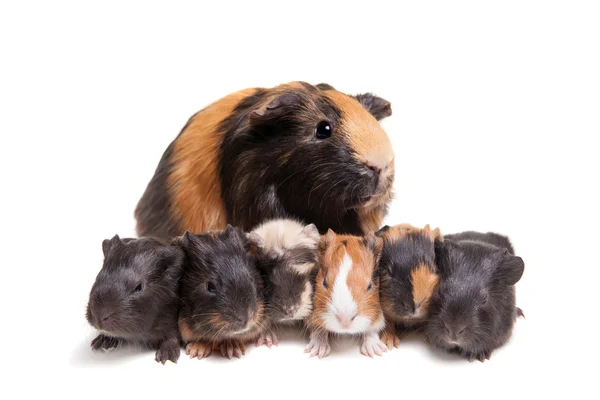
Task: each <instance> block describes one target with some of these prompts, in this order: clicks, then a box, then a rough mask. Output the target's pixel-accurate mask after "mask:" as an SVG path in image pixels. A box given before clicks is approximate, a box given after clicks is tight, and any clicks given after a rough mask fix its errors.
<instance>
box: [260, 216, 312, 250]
mask: <svg viewBox="0 0 600 400" xmlns="http://www.w3.org/2000/svg"><path fill="white" fill-rule="evenodd" d="M252 232H253V233H255V234H257V235H259V236H260V237H261V238H262V239H263V244H262V247H263V248H265V249H267V250H273V251H275V252H276V253H277V254H280V255H281V254H283V253H284V252H285V251H286V250H288V249H291V248H294V247H296V246H298V245H302V246H304V247H308V248H311V249H316V248H317V245H318V243H319V238H320V236H319V235H318V232H316V229H315V230H312V229H305V226H304V225H302V224H301V223H299V222H298V221H294V220H292V219H274V220H271V221H267V222H265V223H264V224H262V225H260V226H259V227H258V228H256V229H254V230H253V231H252ZM315 232H316V234H315Z"/></svg>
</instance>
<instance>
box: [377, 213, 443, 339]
mask: <svg viewBox="0 0 600 400" xmlns="http://www.w3.org/2000/svg"><path fill="white" fill-rule="evenodd" d="M376 235H377V236H380V237H382V238H383V251H382V254H381V260H380V261H379V272H380V277H381V281H380V287H379V297H380V300H381V307H382V309H383V313H384V315H385V321H386V329H385V331H384V332H383V334H382V337H381V340H382V341H383V342H384V343H385V344H386V345H387V347H388V349H392V348H394V347H398V346H399V344H400V336H399V329H401V330H406V329H413V328H420V327H422V326H423V325H424V324H425V322H426V321H427V317H428V309H429V301H430V299H431V297H432V296H433V293H434V290H435V289H436V287H437V285H438V281H439V276H438V273H437V266H436V263H435V247H434V243H435V241H436V240H442V236H441V233H440V230H439V229H438V228H436V229H434V230H432V229H431V228H430V227H429V225H426V226H425V227H424V228H422V229H420V228H416V227H414V226H411V225H406V224H404V225H396V226H392V227H389V226H385V227H384V228H382V229H381V230H380V231H379V232H377V233H376Z"/></svg>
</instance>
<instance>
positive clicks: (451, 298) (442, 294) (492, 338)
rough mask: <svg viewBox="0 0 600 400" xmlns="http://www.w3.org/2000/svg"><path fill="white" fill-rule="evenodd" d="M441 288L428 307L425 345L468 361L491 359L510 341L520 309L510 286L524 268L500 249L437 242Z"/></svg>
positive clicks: (473, 243)
mask: <svg viewBox="0 0 600 400" xmlns="http://www.w3.org/2000/svg"><path fill="white" fill-rule="evenodd" d="M436 262H437V265H438V269H439V271H440V284H439V286H438V290H437V291H436V293H435V294H434V296H433V298H432V300H431V304H430V317H429V321H428V323H427V327H426V330H425V332H426V335H427V338H428V340H429V342H430V343H431V344H432V345H434V346H436V347H439V348H442V349H444V350H447V351H448V352H452V353H458V354H460V355H462V356H463V357H465V358H467V359H468V360H473V359H477V360H480V361H482V362H483V361H484V360H486V359H489V358H490V356H491V354H492V351H493V350H494V349H496V348H498V347H500V346H502V345H503V344H504V343H506V342H507V341H508V339H509V338H510V336H511V333H512V329H513V325H514V323H515V320H516V318H517V316H518V315H520V314H521V313H520V309H518V308H517V307H516V305H515V288H514V285H515V284H516V283H517V282H518V281H519V280H520V279H521V276H522V275H523V271H524V268H525V265H524V263H523V260H522V259H521V258H520V257H517V256H515V255H513V254H511V253H510V252H509V250H507V249H506V248H504V247H498V246H494V245H491V244H489V243H484V242H481V241H474V240H471V239H468V240H458V241H454V240H451V239H447V237H446V238H445V240H444V241H443V242H436Z"/></svg>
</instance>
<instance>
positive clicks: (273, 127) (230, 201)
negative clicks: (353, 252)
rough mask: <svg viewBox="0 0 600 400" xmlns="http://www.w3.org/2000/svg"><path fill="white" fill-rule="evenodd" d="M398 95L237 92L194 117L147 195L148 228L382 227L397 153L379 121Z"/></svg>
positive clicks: (297, 85) (176, 231)
mask: <svg viewBox="0 0 600 400" xmlns="http://www.w3.org/2000/svg"><path fill="white" fill-rule="evenodd" d="M389 115H391V106H390V103H389V102H387V101H386V100H383V99H381V98H379V97H375V96H373V95H371V94H361V95H358V96H349V95H346V94H344V93H341V92H339V91H337V90H335V89H334V88H333V87H331V86H329V85H327V84H319V85H316V86H313V85H310V84H308V83H305V82H292V83H287V84H283V85H280V86H277V87H274V88H271V89H265V88H253V89H246V90H242V91H239V92H236V93H232V94H230V95H228V96H226V97H224V98H222V99H220V100H217V101H216V102H214V103H212V104H211V105H209V106H208V107H206V108H204V109H203V110H201V111H199V112H198V113H197V114H195V115H194V116H192V117H191V118H190V120H189V121H188V123H187V124H186V125H185V127H184V128H183V130H182V131H181V133H180V134H179V136H177V138H176V139H175V140H174V141H173V142H172V143H171V144H170V145H169V147H168V148H167V150H166V151H165V153H164V154H163V156H162V158H161V160H160V162H159V164H158V167H157V169H156V172H155V174H154V177H153V178H152V180H151V181H150V183H149V184H148V187H147V189H146V191H145V193H144V195H143V196H142V198H141V200H140V201H139V203H138V205H137V208H136V211H135V216H136V218H137V232H138V234H139V235H140V236H142V235H152V236H158V237H164V238H171V237H173V236H177V235H181V234H182V233H183V232H185V231H186V230H189V231H191V232H205V231H209V230H219V229H223V228H224V227H225V225H226V224H227V223H230V224H232V225H234V226H239V227H241V228H242V229H244V230H245V231H250V230H251V229H253V228H254V227H255V226H256V225H258V224H259V223H261V222H263V221H265V220H268V219H274V218H288V217H292V218H298V219H300V220H302V221H304V222H305V223H306V224H310V223H313V224H315V225H316V226H317V228H318V229H319V231H320V232H325V231H327V229H328V228H332V229H334V230H335V231H336V232H340V233H351V234H364V233H366V232H369V231H376V230H377V229H379V228H380V226H381V221H382V219H383V217H384V215H385V214H386V212H387V204H388V202H389V201H390V200H391V197H392V184H393V180H394V152H393V151H392V148H391V144H390V140H389V138H388V136H387V135H386V133H385V132H384V130H383V129H382V127H381V125H380V124H379V122H378V120H380V119H382V118H384V117H386V116H389Z"/></svg>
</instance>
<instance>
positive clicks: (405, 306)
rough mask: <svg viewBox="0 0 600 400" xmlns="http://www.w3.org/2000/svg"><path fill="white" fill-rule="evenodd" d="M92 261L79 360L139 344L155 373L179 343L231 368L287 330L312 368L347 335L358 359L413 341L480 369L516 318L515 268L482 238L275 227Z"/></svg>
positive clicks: (497, 245) (509, 255)
mask: <svg viewBox="0 0 600 400" xmlns="http://www.w3.org/2000/svg"><path fill="white" fill-rule="evenodd" d="M102 250H103V252H104V263H103V266H102V269H101V271H100V272H99V273H98V276H97V278H96V281H95V283H94V284H93V287H92V289H91V293H90V297H89V303H88V307H87V315H86V317H87V320H88V322H89V323H90V324H91V325H92V326H93V327H94V328H96V329H98V330H99V331H100V334H99V335H98V336H97V337H96V338H95V339H94V340H93V341H92V343H91V346H92V348H93V349H94V350H97V349H104V350H108V349H112V348H116V347H119V346H120V345H121V344H122V343H124V342H137V343H144V344H146V345H149V346H151V347H153V348H155V349H157V351H156V361H158V362H161V363H163V364H164V363H165V362H166V361H168V360H171V361H172V362H177V360H178V359H179V355H180V351H181V346H182V342H183V345H184V346H185V349H186V353H187V354H188V355H189V356H190V357H191V358H194V357H197V358H199V359H201V358H204V357H208V356H210V355H211V354H212V353H213V351H215V352H216V351H219V352H220V353H221V354H222V355H223V356H226V357H228V358H231V357H233V356H235V357H241V356H242V355H243V354H245V346H246V344H247V343H249V342H252V341H255V342H256V344H257V345H259V346H260V345H261V344H266V345H268V346H269V347H271V346H272V345H273V344H275V345H276V344H277V337H276V335H275V333H274V331H275V330H276V329H277V326H278V325H279V324H284V323H287V322H290V321H297V320H301V321H303V322H302V323H303V324H304V325H305V327H306V328H307V329H308V331H309V332H310V343H309V344H308V346H307V347H306V349H305V352H307V353H310V355H311V356H318V357H319V358H321V357H325V356H327V355H328V354H329V353H330V346H329V337H330V335H331V334H350V335H359V336H360V339H361V343H360V351H361V353H362V354H364V355H367V356H370V357H373V356H374V355H382V354H383V352H386V351H388V349H390V350H391V349H393V348H394V347H398V345H399V340H400V334H401V332H404V331H406V330H412V329H414V330H416V331H417V332H419V333H422V334H424V336H425V338H426V341H427V342H428V343H429V344H430V345H432V346H434V347H437V348H441V349H443V350H445V351H448V352H451V353H456V354H459V355H460V356H462V357H464V358H467V359H468V360H470V361H471V360H473V359H477V360H480V361H484V360H485V359H489V357H490V355H491V353H492V351H493V350H494V349H496V348H498V347H499V346H501V345H503V344H504V343H505V342H506V341H507V340H508V339H509V337H510V335H511V331H512V327H513V324H514V322H515V320H516V318H517V317H518V316H522V315H523V314H522V312H521V310H520V309H519V308H518V307H516V305H515V290H514V285H515V284H516V283H517V282H518V281H519V279H520V278H521V276H522V274H523V270H524V264H523V260H522V259H521V258H520V257H517V256H515V255H514V251H513V248H512V246H511V243H510V241H509V240H508V238H507V237H504V236H501V235H498V234H495V233H477V232H464V233H460V234H453V235H446V236H445V237H444V236H442V235H441V233H440V231H439V229H431V228H430V227H429V225H427V226H425V227H424V228H422V229H420V228H416V227H413V226H411V225H406V224H404V225H396V226H393V227H389V226H385V227H384V228H382V229H381V230H380V231H379V232H376V233H371V234H369V235H367V236H364V237H359V236H351V235H337V234H335V233H334V232H333V231H331V230H329V231H328V232H327V233H326V234H325V235H323V236H321V235H319V232H318V231H317V229H316V227H315V226H314V225H312V224H311V225H308V226H303V225H302V224H300V223H298V222H296V221H293V220H285V219H284V220H273V221H269V222H266V223H264V224H262V225H260V226H259V227H258V228H256V229H255V230H253V231H252V232H250V233H244V232H243V231H242V230H241V229H239V228H235V227H232V226H229V225H228V226H227V228H226V229H225V230H223V231H220V232H208V233H203V234H192V233H190V232H186V233H185V234H184V235H183V236H180V237H177V238H175V239H173V240H172V241H171V242H165V241H162V240H159V239H155V238H149V237H142V238H139V239H120V238H119V236H118V235H117V236H115V237H113V238H112V239H110V240H108V239H107V240H104V242H103V243H102Z"/></svg>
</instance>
